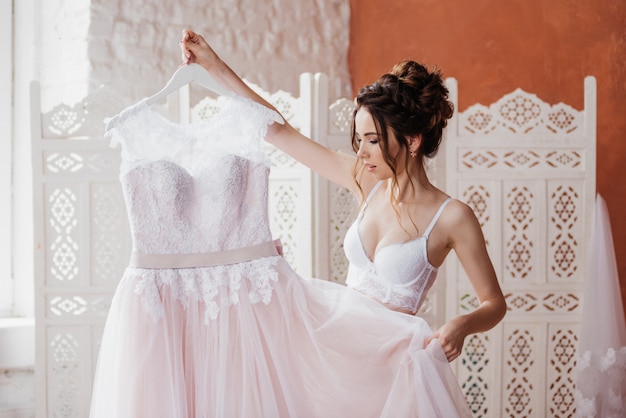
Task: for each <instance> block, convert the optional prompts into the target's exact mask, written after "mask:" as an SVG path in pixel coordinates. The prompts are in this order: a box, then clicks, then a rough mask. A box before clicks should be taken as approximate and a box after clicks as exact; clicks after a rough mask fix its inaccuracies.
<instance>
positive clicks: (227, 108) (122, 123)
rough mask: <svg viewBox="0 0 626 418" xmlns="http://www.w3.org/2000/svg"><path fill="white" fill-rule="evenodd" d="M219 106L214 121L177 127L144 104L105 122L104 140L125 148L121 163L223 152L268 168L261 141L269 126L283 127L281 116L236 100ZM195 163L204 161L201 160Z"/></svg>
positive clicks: (228, 99) (229, 99) (224, 99)
mask: <svg viewBox="0 0 626 418" xmlns="http://www.w3.org/2000/svg"><path fill="white" fill-rule="evenodd" d="M217 104H218V106H219V108H220V110H219V112H218V113H217V114H216V115H214V116H212V117H211V118H209V119H207V120H205V121H201V122H197V123H193V124H177V123H174V122H172V121H170V120H168V119H167V118H166V117H165V116H163V115H161V114H160V113H159V112H157V111H156V110H154V109H153V108H152V107H151V106H150V105H149V104H148V102H147V100H146V99H143V100H141V101H140V102H138V103H136V104H134V105H132V106H130V107H128V108H126V109H124V110H123V111H121V112H120V113H119V114H118V115H116V116H114V117H112V118H107V119H105V120H104V122H105V123H106V131H105V137H106V138H109V141H110V142H109V144H110V146H111V147H112V148H116V147H118V146H121V147H122V159H123V160H124V161H125V162H127V163H128V162H131V161H135V160H144V161H145V160H148V161H156V160H159V159H164V158H165V159H166V158H168V157H172V156H173V155H176V154H179V153H183V156H184V154H188V151H189V150H190V149H193V150H194V154H195V153H196V152H197V151H204V152H208V153H209V154H211V153H213V152H215V151H216V150H217V149H219V150H221V151H222V152H226V153H231V154H235V155H240V156H242V157H244V158H247V159H249V160H252V161H257V162H260V161H263V162H267V163H268V164H269V160H267V157H266V155H265V152H264V151H263V149H262V140H263V138H264V137H265V135H266V134H267V129H268V126H269V125H271V124H272V123H280V124H283V123H284V119H283V118H282V117H281V116H280V114H279V113H278V112H276V111H274V110H272V109H270V108H268V107H265V106H263V105H261V104H260V103H257V102H255V101H253V100H250V99H247V98H245V97H241V96H237V95H233V96H229V97H226V96H222V97H220V98H219V99H218V103H217ZM196 159H199V160H204V159H205V158H204V157H203V156H202V155H200V156H199V157H198V158H196ZM266 160H267V161H266ZM179 164H180V163H179ZM180 165H182V166H185V164H180Z"/></svg>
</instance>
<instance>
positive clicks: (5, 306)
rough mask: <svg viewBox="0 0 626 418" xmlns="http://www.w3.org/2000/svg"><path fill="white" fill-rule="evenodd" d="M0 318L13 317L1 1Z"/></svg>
mask: <svg viewBox="0 0 626 418" xmlns="http://www.w3.org/2000/svg"><path fill="white" fill-rule="evenodd" d="M0 57H2V60H1V62H2V63H1V64H0V92H2V93H1V94H0V149H1V150H2V152H0V196H1V198H0V318H1V317H5V316H11V315H12V314H13V303H14V300H13V296H14V291H13V278H12V245H11V243H12V235H13V233H12V229H13V228H12V223H11V212H12V202H13V199H12V196H13V193H12V188H11V184H12V177H13V176H12V171H13V170H12V169H13V164H12V160H13V158H12V157H13V2H12V1H11V0H0Z"/></svg>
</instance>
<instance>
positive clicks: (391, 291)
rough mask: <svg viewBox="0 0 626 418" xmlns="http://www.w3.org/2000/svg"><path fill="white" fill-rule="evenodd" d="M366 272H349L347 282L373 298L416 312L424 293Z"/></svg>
mask: <svg viewBox="0 0 626 418" xmlns="http://www.w3.org/2000/svg"><path fill="white" fill-rule="evenodd" d="M364 276H366V274H363V273H361V274H349V275H348V277H347V279H346V284H347V285H348V286H349V287H351V288H353V289H354V290H357V291H359V292H361V293H363V294H365V295H367V296H369V297H371V298H374V299H376V300H378V301H380V302H383V303H386V304H389V305H393V306H395V307H397V308H400V309H403V310H408V311H411V312H416V311H417V310H418V309H419V304H420V303H421V299H422V298H421V296H422V294H421V293H420V292H418V291H417V290H415V289H413V288H411V287H404V286H394V285H392V284H383V283H380V282H379V281H377V280H375V279H371V278H368V277H364Z"/></svg>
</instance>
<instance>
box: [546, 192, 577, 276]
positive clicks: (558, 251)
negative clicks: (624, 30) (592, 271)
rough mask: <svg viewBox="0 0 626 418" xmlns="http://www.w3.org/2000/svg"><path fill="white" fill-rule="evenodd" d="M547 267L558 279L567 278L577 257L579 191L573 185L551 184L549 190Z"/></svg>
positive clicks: (572, 270)
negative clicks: (548, 252)
mask: <svg viewBox="0 0 626 418" xmlns="http://www.w3.org/2000/svg"><path fill="white" fill-rule="evenodd" d="M549 198H550V202H549V207H550V209H551V210H550V213H551V214H552V216H550V228H549V229H550V238H549V239H550V244H549V245H550V247H549V251H550V256H551V257H550V269H551V271H552V272H553V274H554V277H555V278H557V279H569V278H571V277H572V276H573V275H574V274H575V273H576V272H577V271H578V270H579V264H580V263H581V260H580V255H581V253H580V251H581V248H580V243H579V241H578V239H577V238H576V237H577V236H579V233H580V227H579V225H578V222H579V220H580V205H581V204H582V202H581V198H580V195H579V194H578V192H577V191H576V189H575V188H574V187H573V186H572V185H565V184H553V190H552V191H551V193H550V196H549Z"/></svg>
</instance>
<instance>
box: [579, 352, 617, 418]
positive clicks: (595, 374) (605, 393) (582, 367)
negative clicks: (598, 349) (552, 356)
mask: <svg viewBox="0 0 626 418" xmlns="http://www.w3.org/2000/svg"><path fill="white" fill-rule="evenodd" d="M576 368H577V369H578V370H577V371H578V378H577V386H576V390H575V391H574V396H575V398H576V417H579V418H595V417H598V416H602V417H606V418H619V417H623V416H624V415H623V413H624V412H623V411H624V408H625V407H626V347H621V348H619V349H617V350H615V349H613V348H609V349H608V350H607V351H606V353H604V355H602V354H598V353H592V352H591V351H585V352H584V353H582V354H581V355H580V356H579V358H578V362H577V365H576Z"/></svg>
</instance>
